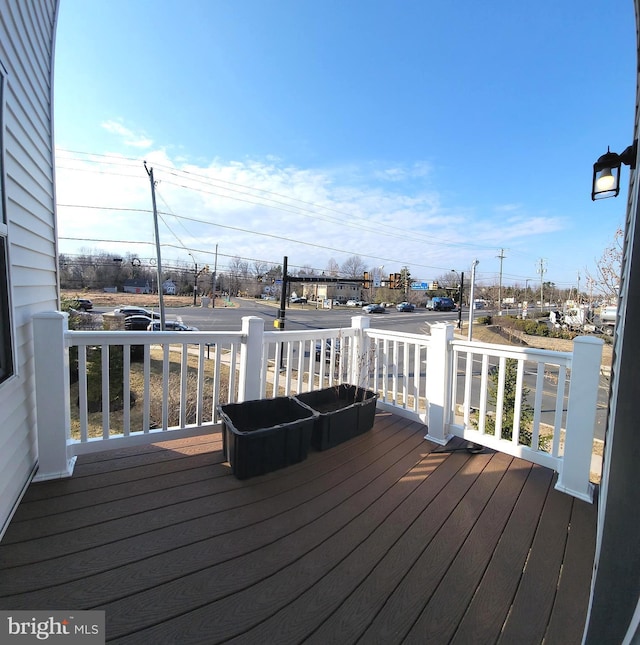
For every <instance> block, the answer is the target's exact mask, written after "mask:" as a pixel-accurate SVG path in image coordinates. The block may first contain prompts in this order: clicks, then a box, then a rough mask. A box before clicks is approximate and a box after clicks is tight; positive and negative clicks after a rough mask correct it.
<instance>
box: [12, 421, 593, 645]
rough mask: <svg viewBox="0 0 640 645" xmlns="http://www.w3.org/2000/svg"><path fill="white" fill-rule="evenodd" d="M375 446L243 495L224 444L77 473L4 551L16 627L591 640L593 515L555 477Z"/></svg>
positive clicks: (185, 634) (288, 638) (304, 637)
mask: <svg viewBox="0 0 640 645" xmlns="http://www.w3.org/2000/svg"><path fill="white" fill-rule="evenodd" d="M423 435H424V426H421V425H419V424H417V423H413V422H410V421H408V420H406V419H403V418H400V417H398V416H394V415H392V414H388V413H381V412H379V413H378V415H377V417H376V424H375V427H374V429H373V430H372V431H371V432H370V433H368V434H367V435H364V436H361V437H358V438H356V439H353V440H351V441H349V442H347V443H345V444H342V445H341V446H338V447H337V448H333V449H331V450H327V451H325V452H321V453H315V452H312V453H310V455H309V458H308V459H307V460H306V461H305V462H303V463H300V464H297V465H295V466H291V467H289V468H287V469H284V470H280V471H278V472H274V473H271V474H269V475H265V476H262V477H258V478H253V479H248V480H244V481H239V480H237V479H236V478H235V477H234V476H233V475H231V474H230V469H229V466H228V464H226V463H224V458H223V455H222V442H221V437H220V434H219V433H217V434H213V435H210V436H208V437H200V438H197V439H190V440H178V441H171V442H166V443H163V444H155V445H149V446H145V447H143V448H137V449H127V450H118V451H110V452H104V453H100V454H96V455H91V456H84V457H80V458H79V459H78V464H77V465H76V471H75V474H74V476H73V477H72V478H71V479H68V480H61V481H55V482H47V483H42V484H33V485H31V487H30V488H29V490H28V492H27V495H26V497H25V499H24V500H23V501H22V503H21V505H20V507H19V508H18V511H17V513H16V515H15V517H14V519H13V521H12V523H11V525H10V527H9V529H8V531H7V533H6V535H5V537H4V539H3V541H2V544H1V545H0V608H1V609H68V610H72V609H74V610H78V609H103V610H106V620H107V640H108V641H109V642H114V643H142V644H145V645H148V644H150V643H154V644H156V643H180V644H181V645H182V644H185V643H206V644H212V643H219V642H233V643H269V644H271V643H273V644H280V643H300V642H305V643H318V644H326V643H339V644H340V645H343V644H345V643H355V642H359V643H364V644H369V643H381V644H384V645H389V644H391V643H419V644H420V645H424V644H440V643H470V644H471V643H472V644H473V645H476V644H478V643H496V642H501V643H507V644H511V643H517V644H518V645H522V644H523V643H541V642H542V641H543V640H544V642H545V643H546V644H551V645H553V644H556V643H558V644H562V645H569V644H571V643H579V642H580V640H581V636H582V627H583V624H584V620H585V616H586V610H587V602H588V598H589V584H590V579H591V568H592V561H593V553H594V545H595V527H596V508H595V505H589V504H586V503H584V502H581V501H578V500H575V499H573V498H572V497H569V496H567V495H564V494H561V493H558V492H556V491H555V490H554V489H553V483H554V481H555V476H554V473H553V472H551V471H549V470H547V469H545V468H541V467H539V466H535V465H532V464H530V463H528V462H525V461H521V460H518V459H514V458H512V457H509V456H507V455H504V454H500V453H492V452H489V451H487V452H485V453H481V454H477V455H470V454H468V453H467V452H466V451H464V450H452V448H456V447H459V446H460V442H457V443H454V444H453V445H452V444H450V445H449V446H447V447H446V448H442V447H439V446H436V445H435V444H432V443H430V442H428V441H425V440H424V439H423Z"/></svg>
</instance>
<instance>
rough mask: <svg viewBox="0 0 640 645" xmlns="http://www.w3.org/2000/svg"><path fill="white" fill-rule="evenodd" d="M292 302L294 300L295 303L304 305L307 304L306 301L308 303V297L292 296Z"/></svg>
mask: <svg viewBox="0 0 640 645" xmlns="http://www.w3.org/2000/svg"><path fill="white" fill-rule="evenodd" d="M290 302H293V303H296V304H301V305H304V304H306V303H307V299H306V298H304V297H300V298H291V299H290Z"/></svg>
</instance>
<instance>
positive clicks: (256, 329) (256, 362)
mask: <svg viewBox="0 0 640 645" xmlns="http://www.w3.org/2000/svg"><path fill="white" fill-rule="evenodd" d="M242 334H243V339H242V345H241V346H240V375H239V377H238V402H239V403H242V402H243V401H252V400H255V399H259V398H260V393H261V388H260V379H261V378H262V341H263V335H264V320H263V319H262V318H258V317H257V316H244V317H243V318H242Z"/></svg>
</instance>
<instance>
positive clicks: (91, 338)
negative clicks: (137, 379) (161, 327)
mask: <svg viewBox="0 0 640 645" xmlns="http://www.w3.org/2000/svg"><path fill="white" fill-rule="evenodd" d="M244 336H245V335H244V334H243V333H242V332H241V331H237V332H228V331H225V332H219V331H206V332H205V331H198V332H195V331H153V332H150V331H116V330H114V331H102V330H101V331H79V330H69V331H66V332H65V339H66V341H67V343H68V344H69V345H154V344H157V343H163V342H164V343H167V342H170V343H179V344H205V343H210V344H213V343H219V344H222V343H229V342H238V341H242V340H243V339H244Z"/></svg>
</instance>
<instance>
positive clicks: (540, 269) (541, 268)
mask: <svg viewBox="0 0 640 645" xmlns="http://www.w3.org/2000/svg"><path fill="white" fill-rule="evenodd" d="M539 262H540V264H539V266H538V268H537V269H536V271H537V272H538V273H539V274H540V308H541V309H543V310H544V293H543V285H544V274H545V273H546V272H547V267H546V266H545V265H544V263H545V262H546V260H544V259H543V258H540V260H539Z"/></svg>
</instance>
